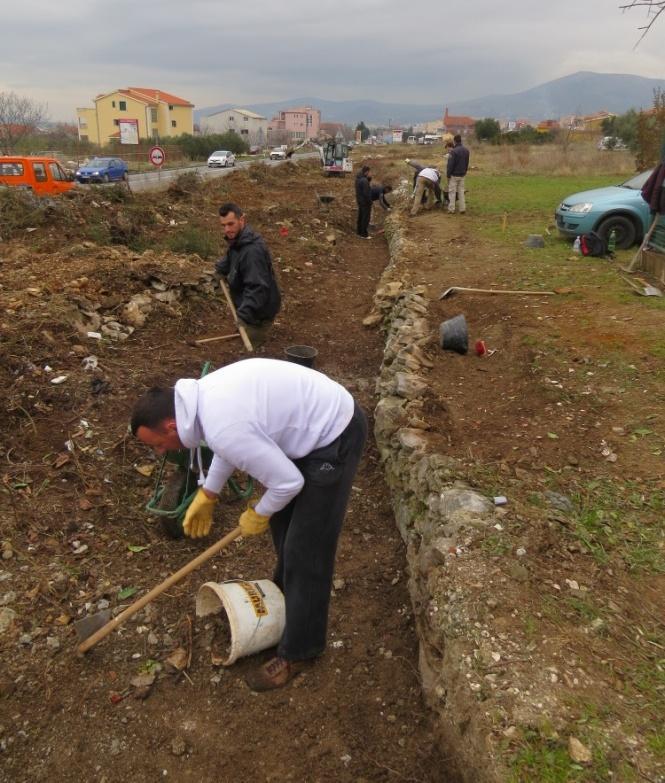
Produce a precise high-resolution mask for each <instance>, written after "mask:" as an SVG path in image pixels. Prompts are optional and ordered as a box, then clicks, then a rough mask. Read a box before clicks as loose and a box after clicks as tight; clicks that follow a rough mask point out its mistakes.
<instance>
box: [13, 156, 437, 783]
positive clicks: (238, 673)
mask: <svg viewBox="0 0 665 783" xmlns="http://www.w3.org/2000/svg"><path fill="white" fill-rule="evenodd" d="M256 177H259V178H261V180H262V181H261V186H260V187H258V188H257V183H256V181H255V180H252V175H250V176H248V175H247V174H242V173H238V174H236V175H232V176H230V177H228V178H224V183H223V184H222V185H215V184H211V185H206V186H205V189H204V191H203V193H202V194H201V193H199V191H196V192H194V195H192V197H191V204H187V205H186V206H185V207H183V206H182V205H181V204H179V203H176V207H177V208H176V207H173V209H174V210H175V211H172V214H175V215H176V220H178V221H179V220H180V219H181V217H182V215H183V214H184V215H185V216H186V219H187V220H189V221H191V222H195V221H197V220H198V221H199V223H203V224H204V227H205V226H207V227H208V228H209V229H210V230H211V231H214V229H215V218H214V205H215V204H216V203H219V201H221V200H224V199H225V198H228V197H229V196H230V197H233V198H235V199H237V200H238V201H239V202H240V203H241V204H243V205H244V206H245V207H247V208H248V211H249V213H250V220H251V222H252V224H253V225H254V227H255V228H256V229H258V230H259V231H260V232H262V233H263V234H264V236H266V238H267V239H268V241H269V243H270V245H271V247H272V249H273V253H274V255H275V258H276V265H277V268H278V270H279V275H280V281H281V284H282V287H283V289H284V292H285V308H284V312H283V314H282V316H281V318H280V321H279V323H278V324H277V325H276V328H275V331H274V336H273V338H272V341H271V343H270V345H269V347H268V349H267V355H273V356H279V357H281V355H282V350H283V348H284V347H285V346H286V345H289V344H293V343H307V344H311V345H314V346H316V347H317V348H318V349H319V357H318V364H317V367H318V368H319V369H321V370H323V371H325V372H327V373H329V374H330V375H331V376H332V377H334V378H336V379H338V380H340V381H341V382H342V383H345V384H346V385H347V386H348V387H349V388H350V389H351V390H352V391H353V393H354V394H355V395H356V396H357V397H358V399H359V400H360V401H361V402H362V404H363V405H364V406H365V408H366V409H367V410H369V411H371V410H372V408H373V404H374V401H373V377H374V375H375V373H376V371H377V368H378V365H379V362H380V356H381V351H382V345H381V338H380V335H379V334H378V333H377V332H375V331H368V330H366V329H363V327H362V326H361V320H362V317H363V316H364V315H366V314H367V312H368V311H369V309H370V306H371V298H372V295H373V292H374V288H375V283H376V280H377V279H378V277H379V275H380V273H381V271H382V270H383V268H384V266H385V264H386V261H387V251H386V248H385V245H384V243H383V242H380V241H377V242H373V243H363V242H361V241H360V240H358V239H356V238H355V237H354V236H353V235H352V234H350V233H349V230H348V227H349V226H352V225H353V222H352V221H353V210H352V208H351V207H349V206H348V205H349V204H350V202H351V187H352V186H351V183H349V182H348V181H339V182H336V181H329V182H327V183H326V188H327V190H328V191H330V192H331V193H334V194H335V195H336V196H337V204H338V205H340V206H339V208H338V209H337V210H336V211H335V212H334V213H333V214H324V213H321V212H320V211H319V210H318V208H317V207H316V201H315V199H314V197H313V195H312V193H313V188H314V187H320V185H321V183H320V180H319V174H318V171H316V169H314V168H313V167H312V168H308V167H300V168H298V169H295V168H293V167H290V166H289V167H284V170H283V171H281V172H266V173H263V172H261V173H258V174H257V175H256ZM266 178H270V181H269V182H268V181H267V180H266ZM215 188H222V189H223V190H215ZM266 194H269V198H270V204H269V205H268V206H267V207H265V196H266ZM137 198H138V199H140V198H141V197H137ZM151 198H152V199H153V201H152V202H150V203H151V204H152V205H153V206H152V208H153V209H154V210H155V211H157V210H160V211H164V212H166V211H167V210H171V209H172V206H168V204H167V203H159V202H158V201H156V199H158V197H157V196H152V197H151ZM167 201H168V199H167ZM173 203H174V202H172V204H173ZM86 208H87V207H86ZM91 209H92V208H91ZM121 209H122V207H121ZM127 214H128V209H127V208H125V212H124V216H125V218H124V219H125V223H124V224H122V225H125V226H126V222H127V220H128V218H127ZM131 214H135V213H131ZM131 214H130V218H131ZM57 220H59V221H61V222H60V223H58V224H57V225H56V228H55V229H53V227H52V226H50V225H48V224H47V225H46V226H44V227H42V228H41V229H40V230H39V231H38V232H37V234H36V236H34V237H33V238H32V240H33V243H32V245H31V246H30V248H28V246H27V245H25V244H24V243H23V242H22V241H15V242H13V243H12V244H11V246H8V247H7V252H5V253H4V255H3V258H4V262H3V265H2V277H3V286H4V287H3V290H2V297H3V299H2V304H3V310H4V317H5V318H6V319H9V320H8V321H7V323H6V324H4V325H3V326H5V327H6V331H5V336H4V338H3V343H2V344H1V347H2V350H3V361H4V370H3V381H4V382H5V387H6V389H7V400H8V409H9V415H8V416H7V417H6V418H5V419H3V424H2V427H3V438H2V440H3V442H4V443H5V444H6V445H5V446H4V448H3V450H2V453H1V457H2V463H3V470H2V471H0V472H2V473H3V478H2V482H3V483H2V488H3V494H2V498H3V505H4V508H5V510H4V514H3V523H2V539H3V540H4V542H5V543H4V544H3V557H4V559H3V561H2V564H1V567H0V578H1V579H2V585H1V588H2V589H1V590H0V596H2V604H3V609H6V610H8V611H7V612H5V613H4V615H3V618H6V619H7V624H6V627H5V628H4V630H3V633H2V635H0V651H1V653H2V658H3V666H2V673H1V675H0V748H1V750H2V768H1V770H0V779H2V780H7V781H10V780H11V781H12V782H13V783H19V782H21V783H22V782H23V781H25V783H28V781H34V780H40V779H50V780H57V781H62V782H63V783H68V782H69V781H77V782H78V781H80V780H86V781H96V783H102V782H103V781H105V782H106V783H111V782H112V781H116V780H121V779H125V780H131V781H136V783H143V782H144V781H145V782H146V783H147V782H148V781H156V780H170V779H174V780H182V781H192V782H194V781H197V782H200V781H211V782H212V781H236V780H237V781H250V780H251V781H285V780H294V781H296V780H297V781H301V780H304V781H312V782H314V781H336V782H342V781H354V783H360V781H383V780H385V781H388V780H414V781H437V782H439V781H442V780H444V775H445V771H444V770H445V765H444V764H443V761H442V760H441V758H440V757H439V756H438V755H437V753H436V752H435V750H434V740H433V737H432V734H431V732H430V726H429V722H428V715H427V712H426V710H425V708H424V706H423V703H422V700H421V693H420V685H419V678H418V673H417V650H416V640H415V638H414V631H413V621H412V616H411V610H410V605H409V598H408V595H407V592H406V587H405V577H404V573H403V567H404V559H403V549H402V544H401V541H400V539H399V535H398V534H397V532H396V529H395V526H394V521H393V518H392V514H391V510H390V505H389V499H388V497H387V491H386V488H385V485H384V483H383V479H382V476H381V471H380V468H379V466H378V462H377V457H376V453H375V451H374V448H373V447H372V446H370V447H369V448H368V451H367V456H366V459H365V460H364V463H363V466H362V469H361V471H360V473H359V475H358V479H357V482H356V486H355V488H354V492H353V497H352V502H351V506H350V511H349V516H348V519H347V522H346V525H345V529H344V532H343V535H342V538H341V541H340V548H339V555H338V566H337V571H336V580H337V581H336V590H335V594H334V597H333V600H332V609H331V617H330V634H329V638H330V646H329V650H328V652H327V654H326V655H325V657H324V658H323V659H322V660H321V661H320V662H319V663H318V664H317V665H316V666H314V667H313V668H312V669H311V670H309V671H308V672H307V673H306V674H305V675H303V676H301V677H300V678H299V679H298V680H296V681H295V682H294V683H293V685H292V686H291V687H289V688H287V689H285V690H283V691H278V692H275V693H271V694H266V695H261V696H258V695H256V694H253V693H252V692H250V691H249V689H248V688H247V687H246V686H245V684H244V681H243V675H244V673H245V672H246V671H247V670H248V668H249V667H250V666H253V665H255V663H256V659H251V660H250V659H247V660H241V661H240V662H238V663H237V664H236V665H234V666H233V667H231V668H229V669H228V670H225V669H223V668H219V667H216V666H213V664H212V662H211V651H210V647H211V645H213V647H214V639H213V628H212V627H210V626H211V624H210V623H209V622H208V621H202V620H196V619H195V618H194V595H195V593H196V590H197V588H198V586H199V585H200V584H202V583H203V582H205V581H208V580H217V581H223V580H225V579H230V578H239V577H243V578H250V579H257V578H269V576H270V573H271V570H272V561H273V556H272V552H271V547H270V544H269V542H268V540H267V539H264V540H258V541H257V540H252V541H248V542H239V543H236V544H234V545H233V546H232V547H231V548H230V549H229V550H228V551H226V552H225V553H223V554H222V555H221V556H220V557H218V558H217V559H216V560H214V561H213V562H212V563H209V564H207V565H206V566H204V567H203V568H202V569H201V570H200V571H199V572H197V573H195V574H194V575H193V576H191V577H190V578H188V579H187V580H185V581H184V582H183V583H181V584H180V585H178V586H176V587H175V588H174V589H172V590H170V591H169V592H168V594H167V595H165V596H164V597H162V598H161V599H160V600H158V601H156V602H155V603H154V604H153V605H151V606H150V607H148V608H147V609H146V610H145V611H144V612H142V613H141V614H140V615H139V616H138V617H137V618H136V620H135V621H130V622H129V623H128V624H127V627H125V628H124V629H123V630H122V631H121V632H119V633H116V634H114V635H113V636H112V637H110V638H109V639H107V640H105V641H104V642H102V643H101V644H100V645H99V647H98V648H96V649H95V650H94V651H93V652H91V653H90V654H89V655H88V656H87V657H86V658H85V659H83V660H79V659H77V658H75V657H74V656H73V654H72V651H73V646H74V643H75V638H74V632H73V630H72V626H71V620H72V619H75V618H76V617H77V616H78V614H79V613H80V611H81V610H82V608H83V607H88V608H89V610H90V611H94V609H95V608H97V607H99V606H104V605H106V604H110V605H111V607H114V606H117V605H120V604H123V603H127V602H128V599H126V598H125V599H123V598H122V597H121V596H122V595H123V593H121V590H123V589H125V590H127V589H128V588H137V593H136V596H138V595H140V594H141V593H142V592H144V591H145V590H147V589H149V588H150V587H152V586H154V585H155V584H156V583H157V582H158V581H160V580H161V579H162V578H164V577H165V576H166V575H167V574H168V573H170V572H172V571H174V570H175V569H176V568H178V567H180V566H181V565H183V564H184V563H185V562H186V561H187V560H189V559H191V558H192V557H193V556H194V555H195V554H196V553H197V552H199V551H201V550H202V549H203V548H204V547H205V544H202V543H192V542H179V541H170V540H168V539H165V538H164V537H163V535H162V533H161V531H160V528H159V525H158V524H157V523H156V522H155V521H154V519H153V518H151V517H149V515H147V514H146V513H145V512H144V511H143V505H144V504H145V502H146V500H147V498H148V496H149V494H150V491H151V479H150V478H146V477H144V476H143V475H142V474H141V473H140V472H139V471H137V467H141V468H142V469H143V468H144V467H145V466H151V465H152V458H151V456H150V454H149V453H148V452H146V451H145V450H143V449H142V448H140V447H139V444H137V443H135V442H134V441H133V440H131V439H127V438H126V437H125V435H124V431H125V426H126V420H127V415H128V411H129V408H130V407H131V403H132V400H133V399H134V398H135V396H136V395H137V394H138V393H140V392H141V391H142V390H143V389H144V388H145V387H147V386H148V385H151V384H152V383H154V382H157V381H173V380H175V379H176V378H178V377H181V376H196V375H198V373H199V371H200V367H201V363H202V361H204V360H205V359H210V360H212V361H213V363H214V364H215V365H219V364H221V363H223V362H225V361H229V360H232V359H233V358H236V357H237V356H238V351H239V350H240V349H239V347H235V346H231V345H230V344H229V343H213V344H210V346H208V348H207V349H206V350H203V349H201V348H193V347H191V346H190V345H189V344H188V341H189V340H191V339H193V338H196V337H199V336H201V335H202V334H215V333H220V332H224V331H228V327H229V322H228V318H227V317H226V316H225V315H224V308H223V306H222V305H221V303H220V302H219V301H218V300H217V299H215V298H211V297H210V296H207V295H204V294H201V293H197V292H194V293H191V292H190V293H189V294H188V295H187V296H186V297H184V298H183V299H182V300H180V301H177V302H173V301H163V302H158V303H156V304H155V307H154V309H153V310H152V312H151V313H150V315H149V318H148V320H147V322H146V323H145V325H143V326H142V327H141V328H138V329H137V331H136V332H135V333H134V334H133V335H132V336H131V337H130V338H129V339H127V340H125V341H124V342H112V341H104V342H102V343H99V342H97V341H92V340H86V339H85V338H83V337H82V336H81V335H80V334H79V333H77V332H76V330H75V329H73V328H72V326H71V320H68V318H69V315H68V313H69V311H68V310H67V308H66V307H65V302H66V303H68V304H67V306H69V304H71V302H72V301H74V300H76V302H77V307H78V308H79V310H80V308H81V307H83V308H85V307H87V306H88V305H87V304H85V302H87V303H88V304H90V301H93V304H99V303H101V309H100V308H98V309H97V311H98V312H102V313H107V314H108V313H115V314H117V313H119V312H120V309H119V308H120V305H121V304H122V303H123V302H127V300H128V299H129V298H130V297H131V296H132V295H133V294H135V293H137V292H140V291H142V290H144V288H145V285H146V280H147V279H149V278H146V273H145V269H144V268H143V267H141V269H140V270H139V268H138V266H137V265H139V266H140V264H141V263H143V262H140V261H139V260H137V259H139V258H140V256H139V255H138V254H137V253H135V252H131V251H126V250H125V249H124V248H119V249H118V250H117V251H114V252H117V253H118V255H117V257H113V256H109V255H104V253H105V252H106V251H101V250H100V249H99V247H98V246H97V245H94V246H92V247H87V248H86V247H83V246H81V245H80V244H75V245H73V244H72V243H77V242H78V240H79V239H80V237H81V234H80V233H79V234H78V235H77V228H76V225H77V224H78V225H79V226H82V225H85V223H86V221H85V220H78V219H77V220H76V221H73V220H71V219H70V217H69V216H68V215H67V214H65V215H64V217H63V216H60V217H58V218H57ZM88 225H89V223H88ZM149 225H150V224H148V226H149ZM163 226H164V223H159V224H158V225H156V226H154V228H150V227H148V228H145V226H144V232H145V233H146V234H150V233H151V232H154V233H152V234H151V235H152V236H153V237H155V241H156V238H157V237H158V236H159V233H160V232H163V231H168V228H167V229H164V228H163ZM63 227H64V228H63ZM280 227H281V228H283V229H286V232H284V231H282V233H281V234H280V233H279V231H278V229H279V228H280ZM127 230H129V229H127ZM80 231H81V232H84V231H85V229H84V228H81V229H80ZM331 232H332V233H334V235H335V237H334V243H333V242H332V241H331V240H329V239H326V236H328V235H330V233H331ZM83 236H85V234H84V233H83ZM46 247H50V248H51V249H53V250H55V251H56V252H55V254H54V253H52V252H51V253H46V252H45V250H46ZM73 247H75V248H77V249H75V250H74V249H73ZM26 250H29V252H27V253H26ZM40 251H44V252H40ZM102 257H103V258H102ZM150 263H151V264H153V267H154V270H157V271H156V272H154V274H157V273H159V274H161V275H162V277H163V278H165V277H168V270H166V268H165V263H166V262H164V261H163V259H162V261H160V260H159V258H157V260H156V261H155V262H154V263H153V262H152V261H151V262H150ZM209 263H210V262H207V264H206V266H208V265H209ZM172 268H173V267H172ZM187 269H188V273H190V272H191V269H190V268H189V267H187ZM154 270H153V271H154ZM173 274H174V276H175V277H177V276H178V275H177V274H176V273H173ZM83 278H85V279H86V280H85V281H84V282H81V280H82V279H83ZM71 281H78V282H77V283H76V285H73V287H72V286H70V287H69V288H68V287H67V285H68V284H69V283H71ZM30 288H32V289H33V290H32V291H29V290H28V289H30ZM72 292H74V294H76V296H74V294H73V293H72ZM79 294H80V296H79ZM68 297H69V298H68ZM72 297H73V298H72ZM77 297H78V298H77ZM82 300H85V301H84V303H83V304H81V301H82ZM8 311H11V312H8ZM77 312H78V311H77ZM10 321H11V322H10ZM81 343H83V346H81ZM93 352H94V353H95V355H96V356H97V358H98V361H99V368H98V370H97V371H95V372H94V373H93V374H92V375H91V374H90V373H87V372H86V371H85V370H83V369H82V365H81V359H82V358H83V357H84V356H85V355H88V354H92V353H93ZM47 365H48V367H50V368H53V370H52V371H50V370H46V369H45V367H46V366H47ZM55 373H58V374H61V375H65V376H67V378H66V380H65V381H63V382H62V384H60V385H53V384H52V383H51V380H52V379H53V377H54V375H55ZM93 376H94V377H93ZM95 379H97V380H98V381H99V383H98V384H97V386H95V385H94V383H93V381H94V380H95ZM66 441H69V443H70V449H71V450H68V449H67V448H66V446H65V442H66ZM239 509H240V505H239V504H238V503H235V504H233V503H232V502H231V501H229V503H228V505H224V506H223V509H222V510H221V512H220V518H219V524H218V526H217V532H218V533H220V532H221V531H222V530H228V529H230V528H231V527H232V526H233V525H234V524H235V520H236V518H237V515H238V513H239ZM130 546H131V547H132V549H133V550H134V551H132V549H130V548H129V547H130ZM179 646H182V647H184V648H185V649H186V650H187V651H188V652H191V665H190V666H189V668H188V669H187V671H186V672H185V673H184V674H180V675H176V674H170V673H168V671H167V669H166V667H165V665H164V662H165V659H166V658H167V657H168V656H169V654H170V653H172V652H173V650H174V649H175V648H177V647H179ZM261 657H264V656H260V657H259V658H258V660H261ZM142 673H143V674H145V673H152V674H156V675H157V676H156V681H155V683H154V684H153V685H152V686H151V687H149V688H148V690H147V691H144V692H140V691H139V692H137V689H136V688H135V687H133V686H132V685H131V680H132V679H133V678H134V677H136V676H137V675H139V674H142ZM141 696H143V697H145V698H141Z"/></svg>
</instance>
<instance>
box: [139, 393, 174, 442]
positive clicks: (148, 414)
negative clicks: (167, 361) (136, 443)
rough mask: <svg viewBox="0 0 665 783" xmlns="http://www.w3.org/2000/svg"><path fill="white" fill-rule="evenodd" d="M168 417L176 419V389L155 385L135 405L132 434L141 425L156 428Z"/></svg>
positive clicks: (150, 428) (151, 428)
mask: <svg viewBox="0 0 665 783" xmlns="http://www.w3.org/2000/svg"><path fill="white" fill-rule="evenodd" d="M166 419H175V389H174V388H173V386H171V387H170V388H168V389H164V388H163V387H162V386H153V387H152V389H149V390H148V391H147V392H146V393H145V394H144V395H143V396H142V397H139V399H138V400H137V402H136V405H134V410H133V411H132V420H131V428H132V435H136V431H137V430H138V428H139V427H147V428H148V429H149V430H154V429H157V428H158V427H159V425H160V424H161V423H162V422H163V421H165V420H166Z"/></svg>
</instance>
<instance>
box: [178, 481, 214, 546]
mask: <svg viewBox="0 0 665 783" xmlns="http://www.w3.org/2000/svg"><path fill="white" fill-rule="evenodd" d="M216 502H217V498H216V497H214V498H209V497H208V496H207V495H206V493H205V492H204V491H203V488H199V491H198V492H197V493H196V495H194V500H192V502H191V503H190V504H189V508H188V509H187V513H186V514H185V521H184V522H183V523H182V529H183V530H184V531H185V535H186V536H189V537H190V538H203V536H207V535H208V533H209V532H210V526H211V525H212V512H213V510H214V508H215V503H216Z"/></svg>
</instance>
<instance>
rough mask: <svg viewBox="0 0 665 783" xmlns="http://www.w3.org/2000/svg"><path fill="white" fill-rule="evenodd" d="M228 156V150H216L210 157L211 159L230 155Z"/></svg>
mask: <svg viewBox="0 0 665 783" xmlns="http://www.w3.org/2000/svg"><path fill="white" fill-rule="evenodd" d="M230 154H231V153H230V152H229V151H228V150H217V152H213V153H212V155H211V156H210V157H211V158H212V157H213V156H214V155H230Z"/></svg>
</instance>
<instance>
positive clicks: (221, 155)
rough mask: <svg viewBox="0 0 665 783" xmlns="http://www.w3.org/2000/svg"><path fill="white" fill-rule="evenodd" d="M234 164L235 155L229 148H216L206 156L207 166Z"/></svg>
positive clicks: (224, 166)
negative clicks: (215, 150)
mask: <svg viewBox="0 0 665 783" xmlns="http://www.w3.org/2000/svg"><path fill="white" fill-rule="evenodd" d="M235 165H236V156H235V155H234V154H233V153H232V152H229V150H217V152H213V153H212V155H211V156H210V157H209V158H208V168H209V169H214V168H219V169H221V168H226V167H227V166H235Z"/></svg>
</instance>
